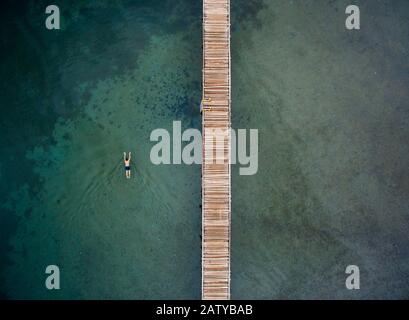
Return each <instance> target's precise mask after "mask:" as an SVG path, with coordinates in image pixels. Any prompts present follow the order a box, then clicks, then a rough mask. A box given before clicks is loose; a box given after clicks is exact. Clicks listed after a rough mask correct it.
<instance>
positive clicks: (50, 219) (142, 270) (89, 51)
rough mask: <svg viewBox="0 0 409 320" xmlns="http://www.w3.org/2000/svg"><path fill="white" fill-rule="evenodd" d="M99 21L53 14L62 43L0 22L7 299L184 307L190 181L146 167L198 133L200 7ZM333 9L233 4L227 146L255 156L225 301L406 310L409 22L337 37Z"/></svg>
mask: <svg viewBox="0 0 409 320" xmlns="http://www.w3.org/2000/svg"><path fill="white" fill-rule="evenodd" d="M68 3H69V4H68ZM112 3H113V2H111V1H94V2H76V4H74V5H73V4H72V1H69V2H68V1H60V2H58V3H56V4H58V5H60V8H62V17H63V19H62V30H60V31H59V32H53V31H47V30H46V29H45V28H44V27H43V23H44V15H43V8H44V7H45V5H43V3H41V2H39V1H31V2H27V4H20V5H19V6H20V7H17V5H16V4H9V5H8V6H7V9H5V10H2V13H1V15H2V16H1V21H2V23H4V25H5V28H1V29H0V32H1V36H2V37H1V39H2V44H1V46H2V47H4V48H5V50H1V52H2V53H1V54H2V61H4V62H3V63H2V65H1V69H0V74H1V77H2V80H3V81H2V82H1V84H0V90H1V91H0V92H1V95H0V106H1V108H2V114H3V115H4V116H3V117H2V118H1V128H2V134H1V135H0V145H1V148H0V154H1V162H0V177H1V180H0V196H1V204H2V205H1V206H0V210H1V211H0V218H1V225H0V251H1V254H0V276H1V278H0V279H1V280H0V292H1V295H2V296H4V297H8V298H20V299H21V298H40V299H61V298H68V299H91V298H95V299H109V298H118V299H161V298H164V299H165V298H167V299H169V298H171V299H198V298H200V277H201V270H200V258H201V251H200V250H201V248H200V222H201V221H200V218H201V216H200V213H201V211H200V207H199V204H200V166H185V165H175V166H154V165H153V164H151V162H150V160H149V152H150V148H151V147H152V145H153V143H152V142H150V141H149V135H150V132H151V131H152V130H153V129H156V128H167V129H170V128H171V127H172V121H174V120H181V121H182V125H183V127H184V128H187V127H194V128H200V121H201V118H200V114H199V112H198V106H197V105H198V101H200V97H201V63H202V62H201V3H200V2H197V3H194V2H193V1H187V0H178V1H118V2H116V4H112ZM347 4H349V3H347V2H346V1H336V2H335V1H284V0H283V1H281V0H280V1H267V0H266V1H264V2H263V1H252V2H248V1H237V0H236V1H235V2H234V3H233V6H232V20H233V24H232V30H233V32H232V56H233V65H232V75H233V79H232V83H233V92H232V99H233V105H232V108H233V109H232V110H233V113H232V115H233V119H232V120H233V127H235V128H257V129H258V130H259V143H260V144H259V170H258V173H257V174H256V175H254V176H250V177H243V176H239V175H238V172H237V169H238V168H237V166H236V167H234V168H233V178H232V182H233V184H232V188H233V213H232V223H233V224H232V297H233V298H236V299H242V298H250V299H253V298H261V299H279V298H352V299H355V298H408V287H407V283H408V278H409V270H408V265H409V264H408V263H409V252H408V248H409V246H408V237H407V234H408V229H409V219H408V212H409V210H408V209H409V203H408V200H407V194H408V191H409V185H408V181H409V179H408V178H409V172H408V169H407V165H406V164H407V160H408V159H409V150H408V145H407V141H408V138H409V125H408V124H409V117H408V115H409V112H408V110H409V108H408V102H407V101H409V99H408V98H409V97H408V96H409V91H408V85H409V77H408V74H409V73H408V49H409V48H408V47H409V43H408V41H407V39H408V33H409V28H408V25H409V10H408V9H409V8H408V4H407V2H405V1H393V2H392V1H378V2H376V4H374V3H372V2H370V1H360V3H359V5H360V8H361V11H362V14H364V16H363V17H364V18H363V19H362V26H363V27H362V29H361V30H360V31H359V32H347V31H346V30H345V27H344V18H345V15H344V13H343V12H344V10H345V7H346V5H347ZM5 80H7V81H5ZM123 151H132V154H133V163H132V167H133V178H132V179H131V180H129V181H128V180H125V179H124V172H123V165H122V160H121V157H122V152H123ZM50 264H57V265H58V266H59V267H60V269H61V288H62V289H61V290H59V291H47V290H46V289H45V287H44V280H45V275H44V270H45V266H47V265H50ZM349 264H356V265H358V266H359V267H360V269H361V290H359V291H348V290H346V289H345V285H344V282H345V267H346V266H347V265H349Z"/></svg>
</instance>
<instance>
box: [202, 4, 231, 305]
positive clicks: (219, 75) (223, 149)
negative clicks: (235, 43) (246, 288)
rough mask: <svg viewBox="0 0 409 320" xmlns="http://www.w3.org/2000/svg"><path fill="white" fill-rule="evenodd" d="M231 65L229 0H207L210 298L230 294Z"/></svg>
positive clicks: (205, 189)
mask: <svg viewBox="0 0 409 320" xmlns="http://www.w3.org/2000/svg"><path fill="white" fill-rule="evenodd" d="M230 70H231V68H230V0H203V101H202V110H203V118H202V139H203V154H202V156H203V162H202V299H206V300H216V299H225V300H227V299H230V221H231V220H230V215H231V183H230V127H231V122H230V101H231V93H230V90H231V85H230V83H231V81H230ZM220 142H221V143H220Z"/></svg>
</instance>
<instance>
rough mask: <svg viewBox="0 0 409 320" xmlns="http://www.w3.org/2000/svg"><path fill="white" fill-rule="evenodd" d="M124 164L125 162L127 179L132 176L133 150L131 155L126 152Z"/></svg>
mask: <svg viewBox="0 0 409 320" xmlns="http://www.w3.org/2000/svg"><path fill="white" fill-rule="evenodd" d="M124 164H125V177H126V178H127V179H130V178H131V152H129V155H128V156H126V152H124Z"/></svg>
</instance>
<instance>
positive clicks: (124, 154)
mask: <svg viewBox="0 0 409 320" xmlns="http://www.w3.org/2000/svg"><path fill="white" fill-rule="evenodd" d="M124 161H126V152H124Z"/></svg>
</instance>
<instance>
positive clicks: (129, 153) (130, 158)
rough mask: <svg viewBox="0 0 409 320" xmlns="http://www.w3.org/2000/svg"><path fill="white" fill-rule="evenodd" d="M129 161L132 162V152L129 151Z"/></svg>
mask: <svg viewBox="0 0 409 320" xmlns="http://www.w3.org/2000/svg"><path fill="white" fill-rule="evenodd" d="M129 161H131V151H129Z"/></svg>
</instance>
